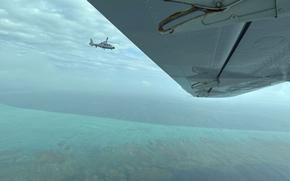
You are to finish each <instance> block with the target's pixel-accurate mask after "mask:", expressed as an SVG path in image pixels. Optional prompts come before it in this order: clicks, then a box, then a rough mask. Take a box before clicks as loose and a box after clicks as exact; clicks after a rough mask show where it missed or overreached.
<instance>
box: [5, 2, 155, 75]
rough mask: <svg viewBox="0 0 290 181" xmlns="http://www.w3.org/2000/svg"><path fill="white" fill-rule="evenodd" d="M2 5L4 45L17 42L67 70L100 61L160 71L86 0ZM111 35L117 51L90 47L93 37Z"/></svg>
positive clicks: (101, 38)
mask: <svg viewBox="0 0 290 181" xmlns="http://www.w3.org/2000/svg"><path fill="white" fill-rule="evenodd" d="M1 6H2V9H0V14H1V16H0V29H1V30H0V39H1V40H2V41H0V45H1V46H2V45H4V44H6V43H7V42H10V43H11V42H13V44H14V45H15V46H16V48H17V49H28V48H29V49H32V50H35V51H38V52H42V53H43V54H46V55H47V56H49V57H51V61H52V62H54V63H55V64H57V65H58V66H59V64H60V63H59V62H63V64H62V66H65V65H67V68H69V67H71V68H72V67H73V66H72V65H76V64H77V65H78V66H80V67H81V66H89V65H92V68H94V67H95V63H93V62H98V63H101V64H104V65H106V66H108V65H111V66H112V67H114V66H119V68H122V67H123V68H124V69H127V70H135V69H137V70H139V69H146V70H152V71H156V70H157V71H160V70H159V69H158V68H157V66H156V65H155V64H153V63H152V62H151V60H150V59H149V58H148V57H147V56H146V55H144V54H143V53H142V52H141V51H140V50H139V49H137V47H136V46H135V45H134V44H133V43H132V42H130V40H128V39H127V38H126V37H125V36H124V35H123V34H122V33H121V32H120V31H119V30H118V29H117V28H116V27H114V26H113V25H112V24H111V23H110V22H109V21H108V20H107V19H106V18H104V17H103V16H102V15H101V14H100V13H99V12H98V11H97V10H96V9H95V8H94V7H93V6H91V5H90V4H89V3H88V2H87V1H86V0H80V1H70V0H47V1H44V0H42V1H38V0H37V1H36V0H11V1H5V2H2V3H1ZM107 36H108V37H110V39H109V41H111V43H112V44H114V45H115V46H116V47H117V49H116V50H115V51H111V52H110V51H103V50H101V49H94V48H91V47H89V46H88V40H89V38H90V37H93V38H94V39H95V40H96V41H103V40H104V39H105V38H106V37H107ZM74 68H77V67H74Z"/></svg>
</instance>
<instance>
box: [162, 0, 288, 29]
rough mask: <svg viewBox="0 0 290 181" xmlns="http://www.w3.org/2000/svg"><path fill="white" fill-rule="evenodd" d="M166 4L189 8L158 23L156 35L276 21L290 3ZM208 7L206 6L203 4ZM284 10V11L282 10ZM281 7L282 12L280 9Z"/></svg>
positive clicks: (282, 0) (250, 0)
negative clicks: (250, 22) (253, 22)
mask: <svg viewBox="0 0 290 181" xmlns="http://www.w3.org/2000/svg"><path fill="white" fill-rule="evenodd" d="M164 1H165V2H171V3H177V4H184V5H188V6H189V8H187V9H185V10H180V11H178V12H175V13H173V14H171V15H169V16H168V17H166V18H164V19H163V20H161V21H160V23H159V25H158V31H159V32H161V33H173V32H175V30H179V31H186V30H198V29H203V28H208V27H212V26H223V25H227V24H230V23H234V22H248V21H253V20H258V19H264V18H270V17H275V18H277V17H278V15H279V13H280V11H281V10H282V9H283V13H284V12H289V11H290V1H289V0H280V1H279V5H280V7H279V6H278V3H277V0H228V1H226V2H227V3H225V1H224V0H218V1H214V0H213V1H212V2H215V3H214V4H215V6H213V3H212V2H211V3H209V1H204V2H203V1H201V2H203V3H204V4H198V3H196V2H197V1H198V0H164ZM206 3H207V4H206ZM282 6H284V7H282ZM281 7H282V8H281Z"/></svg>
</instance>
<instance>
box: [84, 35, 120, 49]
mask: <svg viewBox="0 0 290 181" xmlns="http://www.w3.org/2000/svg"><path fill="white" fill-rule="evenodd" d="M108 40H109V38H108V37H107V38H106V40H105V41H103V42H101V43H94V41H93V39H92V38H91V39H90V43H89V45H91V46H95V47H96V48H98V47H100V48H103V49H109V50H113V49H115V47H114V46H113V45H111V44H109V43H108Z"/></svg>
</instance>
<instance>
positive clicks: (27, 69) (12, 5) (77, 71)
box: [0, 0, 290, 102]
mask: <svg viewBox="0 0 290 181" xmlns="http://www.w3.org/2000/svg"><path fill="white" fill-rule="evenodd" d="M91 37H92V38H93V39H94V40H95V41H96V42H99V41H103V40H105V39H106V37H109V42H110V43H112V44H113V45H114V46H116V49H115V50H113V51H111V50H102V49H96V48H93V47H90V46H89V45H88V42H89V39H90V38H91ZM0 47H1V48H0V56H1V61H0V83H1V87H0V94H5V93H12V92H15V93H19V92H33V91H48V90H51V91H58V90H62V91H67V90H69V91H79V92H88V91H91V92H93V91H100V92H110V93H115V94H116V93H124V94H150V95H151V94H155V95H168V96H171V97H172V96H173V97H182V98H186V99H188V98H189V99H191V98H192V97H191V96H190V95H189V94H187V93H186V92H185V91H183V89H182V88H181V87H180V86H179V85H178V84H177V83H176V82H174V81H173V80H172V79H171V78H170V77H169V76H168V75H167V74H165V73H164V72H163V71H162V70H161V69H160V68H159V67H158V66H157V65H156V64H154V62H153V61H152V60H150V59H149V58H148V57H147V56H146V55H145V54H144V53H142V51H141V50H139V49H138V48H137V47H136V46H135V45H134V44H133V43H132V42H131V41H130V40H129V39H128V38H126V37H125V36H124V35H123V34H122V33H121V32H120V31H119V30H118V29H117V28H116V27H114V26H113V25H112V24H111V23H110V22H109V21H108V20H107V19H106V18H105V17H104V16H102V15H101V14H100V13H99V12H98V11H97V10H96V9H95V8H94V7H93V6H91V5H90V4H89V3H88V2H87V1H86V0H49V1H44V0H10V1H4V2H1V7H0ZM289 87H290V85H289V84H287V83H286V84H282V85H278V86H274V87H270V88H266V89H262V90H261V91H256V92H252V93H249V94H246V95H242V96H238V97H235V98H232V99H234V100H239V101H242V100H245V99H246V100H251V101H252V100H253V98H254V99H255V100H257V101H258V100H259V101H273V97H275V100H276V101H277V100H278V101H277V102H279V101H280V100H283V101H285V99H286V100H290V98H289V97H290V95H289V93H287V92H289V91H287V90H288V89H289ZM230 99H231V98H230ZM275 100H274V102H275Z"/></svg>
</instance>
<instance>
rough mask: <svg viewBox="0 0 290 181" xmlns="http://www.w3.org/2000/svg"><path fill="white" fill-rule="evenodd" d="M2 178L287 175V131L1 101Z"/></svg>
mask: <svg viewBox="0 0 290 181" xmlns="http://www.w3.org/2000/svg"><path fill="white" fill-rule="evenodd" d="M0 115H1V116H0V178H1V181H22V180H32V181H34V180H35V181H39V180H44V181H46V180H47V181H51V180H53V181H54V180H56V181H95V180H96V181H109V180H112V181H114V180H116V181H137V180H140V181H142V180H144V181H145V180H146V181H148V180H169V181H170V180H172V181H173V180H181V181H183V180H188V181H189V180H202V181H204V180H205V181H207V180H208V181H211V180H213V181H216V180H263V181H265V180H269V181H270V180H282V181H284V180H285V181H286V180H287V181H288V180H290V171H289V170H290V154H289V153H290V134H289V133H287V132H270V131H246V130H229V129H209V128H197V127H181V126H166V125H156V124H147V123H136V122H129V121H122V120H114V119H107V118H97V117H88V116H80V115H72V114H61V113H52V112H43V111H35V110H25V109H19V108H14V107H9V106H4V105H1V106H0Z"/></svg>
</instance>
